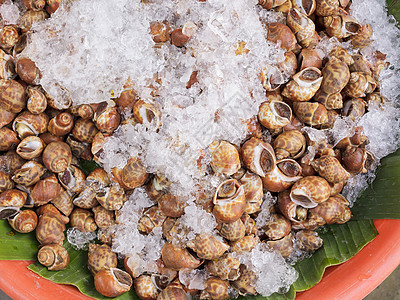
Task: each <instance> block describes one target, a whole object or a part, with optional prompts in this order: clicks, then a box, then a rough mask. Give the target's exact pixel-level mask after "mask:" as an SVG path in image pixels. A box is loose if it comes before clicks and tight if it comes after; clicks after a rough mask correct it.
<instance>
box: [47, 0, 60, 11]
mask: <svg viewBox="0 0 400 300" xmlns="http://www.w3.org/2000/svg"><path fill="white" fill-rule="evenodd" d="M61 2H62V0H46V11H47V12H48V13H49V14H52V13H54V12H55V11H56V10H57V9H58V7H59V6H60V4H61Z"/></svg>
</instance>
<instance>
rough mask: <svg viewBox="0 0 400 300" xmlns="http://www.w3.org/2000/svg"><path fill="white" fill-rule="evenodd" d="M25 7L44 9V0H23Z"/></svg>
mask: <svg viewBox="0 0 400 300" xmlns="http://www.w3.org/2000/svg"><path fill="white" fill-rule="evenodd" d="M22 2H23V3H24V5H25V7H26V9H33V10H40V9H44V6H45V5H46V1H44V0H23V1H22Z"/></svg>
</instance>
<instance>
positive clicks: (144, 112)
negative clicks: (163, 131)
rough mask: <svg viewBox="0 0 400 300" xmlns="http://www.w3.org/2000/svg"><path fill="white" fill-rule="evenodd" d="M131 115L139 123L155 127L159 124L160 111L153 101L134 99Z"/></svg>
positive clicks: (158, 126)
mask: <svg viewBox="0 0 400 300" xmlns="http://www.w3.org/2000/svg"><path fill="white" fill-rule="evenodd" d="M133 116H134V117H135V120H136V121H137V122H138V123H140V124H144V125H146V126H150V124H153V126H154V127H155V129H158V128H160V126H161V111H160V109H159V108H158V106H157V104H156V103H154V102H150V101H149V102H146V101H144V100H138V101H136V102H135V104H134V105H133Z"/></svg>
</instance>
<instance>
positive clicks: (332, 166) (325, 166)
mask: <svg viewBox="0 0 400 300" xmlns="http://www.w3.org/2000/svg"><path fill="white" fill-rule="evenodd" d="M311 166H312V167H313V168H314V170H315V171H316V172H318V174H319V176H321V177H323V178H325V179H326V180H327V181H328V182H331V183H338V182H343V181H347V179H349V177H350V174H349V172H347V171H346V170H345V169H344V168H343V167H342V165H341V164H340V162H339V161H338V160H337V159H336V158H335V157H333V156H327V155H326V156H322V157H320V158H318V159H315V160H313V161H312V162H311Z"/></svg>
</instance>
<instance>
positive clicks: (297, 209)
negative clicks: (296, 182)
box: [277, 190, 307, 222]
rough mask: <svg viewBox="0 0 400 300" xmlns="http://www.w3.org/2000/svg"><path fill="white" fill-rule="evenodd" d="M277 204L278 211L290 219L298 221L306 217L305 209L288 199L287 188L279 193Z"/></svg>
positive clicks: (288, 192)
mask: <svg viewBox="0 0 400 300" xmlns="http://www.w3.org/2000/svg"><path fill="white" fill-rule="evenodd" d="M277 204H278V208H279V211H280V212H281V213H282V214H283V215H284V216H285V217H286V218H287V219H288V220H290V221H293V222H300V221H304V220H305V219H306V218H307V209H306V208H304V207H302V206H300V205H297V204H296V203H294V202H293V201H292V200H291V199H290V191H289V190H286V191H283V192H281V193H279V195H278V203H277Z"/></svg>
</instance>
